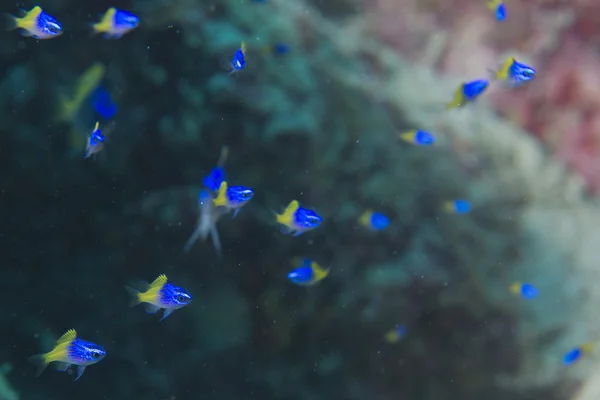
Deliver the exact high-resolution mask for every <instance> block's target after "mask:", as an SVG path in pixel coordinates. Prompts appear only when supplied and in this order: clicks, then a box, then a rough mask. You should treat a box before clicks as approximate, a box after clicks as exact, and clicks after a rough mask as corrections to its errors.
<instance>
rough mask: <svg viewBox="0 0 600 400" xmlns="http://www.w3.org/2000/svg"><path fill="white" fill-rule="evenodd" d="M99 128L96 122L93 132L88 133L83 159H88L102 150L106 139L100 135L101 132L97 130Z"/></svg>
mask: <svg viewBox="0 0 600 400" xmlns="http://www.w3.org/2000/svg"><path fill="white" fill-rule="evenodd" d="M99 126H100V123H99V122H96V125H95V126H94V130H93V131H92V133H90V137H89V139H88V142H87V146H86V148H85V158H88V157H90V156H92V155H94V154H96V153H98V152H100V151H101V150H102V149H103V148H104V143H105V142H106V137H105V136H104V135H103V134H102V131H101V130H100V129H98V128H99Z"/></svg>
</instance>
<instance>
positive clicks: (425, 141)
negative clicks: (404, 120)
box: [398, 130, 435, 146]
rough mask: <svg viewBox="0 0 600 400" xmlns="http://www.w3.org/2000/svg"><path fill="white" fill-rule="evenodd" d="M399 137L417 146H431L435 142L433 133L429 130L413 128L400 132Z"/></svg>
mask: <svg viewBox="0 0 600 400" xmlns="http://www.w3.org/2000/svg"><path fill="white" fill-rule="evenodd" d="M398 137H399V138H400V139H402V140H404V141H405V142H406V143H410V144H415V145H417V146H429V145H432V144H433V143H434V142H435V138H434V137H433V135H432V134H431V133H429V132H427V131H422V130H411V131H406V132H403V133H400V134H399V135H398Z"/></svg>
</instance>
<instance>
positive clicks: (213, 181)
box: [202, 146, 229, 192]
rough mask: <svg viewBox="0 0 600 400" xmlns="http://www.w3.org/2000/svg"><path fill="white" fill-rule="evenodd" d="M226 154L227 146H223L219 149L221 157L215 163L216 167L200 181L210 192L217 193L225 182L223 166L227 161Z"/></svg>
mask: <svg viewBox="0 0 600 400" xmlns="http://www.w3.org/2000/svg"><path fill="white" fill-rule="evenodd" d="M228 154H229V148H228V147H227V146H223V148H222V149H221V155H220V156H219V160H218V161H217V166H216V167H214V168H213V169H212V170H211V171H210V172H209V173H208V175H206V176H205V177H204V179H203V180H202V183H203V184H204V187H205V188H207V189H208V190H210V191H211V192H216V191H218V190H219V188H220V187H221V184H222V183H223V181H225V169H224V168H223V166H224V165H225V161H226V160H227V155H228Z"/></svg>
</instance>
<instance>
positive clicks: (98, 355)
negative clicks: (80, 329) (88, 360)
mask: <svg viewBox="0 0 600 400" xmlns="http://www.w3.org/2000/svg"><path fill="white" fill-rule="evenodd" d="M101 356H102V355H101V354H100V353H96V352H94V353H92V358H100V357H101Z"/></svg>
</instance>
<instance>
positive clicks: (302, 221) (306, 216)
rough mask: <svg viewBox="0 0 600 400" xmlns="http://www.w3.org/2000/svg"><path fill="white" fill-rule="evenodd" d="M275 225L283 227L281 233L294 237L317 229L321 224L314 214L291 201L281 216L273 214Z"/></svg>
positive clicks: (321, 219) (321, 220) (319, 218)
mask: <svg viewBox="0 0 600 400" xmlns="http://www.w3.org/2000/svg"><path fill="white" fill-rule="evenodd" d="M275 217H276V219H277V223H279V224H282V225H283V226H284V228H283V233H286V234H294V236H298V235H301V234H302V233H304V232H306V231H309V230H312V229H315V228H318V227H319V225H321V223H322V222H323V218H321V217H320V216H319V215H318V214H317V213H316V212H314V211H313V210H309V209H306V208H302V207H300V203H298V201H296V200H292V201H291V202H290V204H289V205H288V206H287V207H286V209H285V210H284V211H283V213H281V214H277V213H275Z"/></svg>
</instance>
